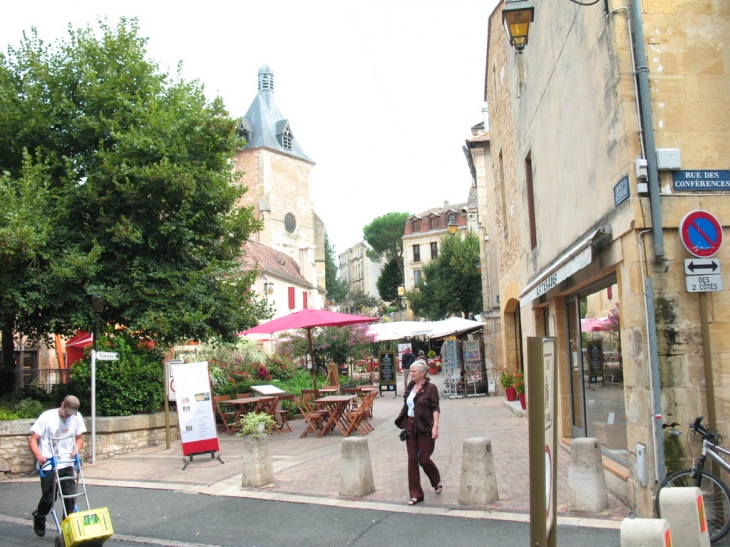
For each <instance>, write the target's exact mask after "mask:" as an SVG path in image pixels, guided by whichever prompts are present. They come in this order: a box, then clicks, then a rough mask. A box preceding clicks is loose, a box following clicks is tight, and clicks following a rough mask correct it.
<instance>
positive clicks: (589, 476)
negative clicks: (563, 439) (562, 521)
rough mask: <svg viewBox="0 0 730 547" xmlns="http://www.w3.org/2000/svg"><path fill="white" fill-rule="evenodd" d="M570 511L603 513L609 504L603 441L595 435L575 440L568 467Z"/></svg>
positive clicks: (572, 444)
mask: <svg viewBox="0 0 730 547" xmlns="http://www.w3.org/2000/svg"><path fill="white" fill-rule="evenodd" d="M568 488H569V499H568V510H569V511H586V512H590V513H600V512H601V511H603V510H604V509H605V508H606V507H608V490H607V489H606V476H605V475H604V474H603V461H602V460H601V443H600V441H599V440H598V439H596V438H591V437H587V438H580V439H573V442H571V443H570V469H569V470H568Z"/></svg>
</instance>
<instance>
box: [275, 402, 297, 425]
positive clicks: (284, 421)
mask: <svg viewBox="0 0 730 547" xmlns="http://www.w3.org/2000/svg"><path fill="white" fill-rule="evenodd" d="M293 398H294V396H293V395H279V402H278V404H277V405H276V416H275V419H276V423H277V424H278V426H279V431H292V428H291V426H290V425H289V420H288V415H289V409H288V408H284V406H283V405H282V404H281V403H282V402H283V401H291V400H292V399H293Z"/></svg>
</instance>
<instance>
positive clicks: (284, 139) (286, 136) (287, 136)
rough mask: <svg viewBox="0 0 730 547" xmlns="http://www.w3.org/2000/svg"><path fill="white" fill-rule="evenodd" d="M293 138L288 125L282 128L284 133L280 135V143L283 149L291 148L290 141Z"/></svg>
mask: <svg viewBox="0 0 730 547" xmlns="http://www.w3.org/2000/svg"><path fill="white" fill-rule="evenodd" d="M293 138H294V135H292V132H291V129H289V126H288V125H287V126H286V129H284V133H283V134H282V135H281V144H282V146H283V147H284V149H285V150H291V141H292V139H293Z"/></svg>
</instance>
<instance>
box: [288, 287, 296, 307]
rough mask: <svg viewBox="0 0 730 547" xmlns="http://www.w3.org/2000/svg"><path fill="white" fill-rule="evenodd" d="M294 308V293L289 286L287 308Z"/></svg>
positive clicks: (292, 288)
mask: <svg viewBox="0 0 730 547" xmlns="http://www.w3.org/2000/svg"><path fill="white" fill-rule="evenodd" d="M294 308H296V296H295V294H294V287H289V309H290V310H293V309H294Z"/></svg>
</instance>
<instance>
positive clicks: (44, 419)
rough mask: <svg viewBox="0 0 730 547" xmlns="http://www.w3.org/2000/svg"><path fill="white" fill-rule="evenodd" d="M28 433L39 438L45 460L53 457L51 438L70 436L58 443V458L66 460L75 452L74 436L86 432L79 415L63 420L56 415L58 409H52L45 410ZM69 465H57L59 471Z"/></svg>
mask: <svg viewBox="0 0 730 547" xmlns="http://www.w3.org/2000/svg"><path fill="white" fill-rule="evenodd" d="M30 431H31V432H32V433H37V434H38V435H39V436H40V437H41V441H40V445H41V454H43V455H44V456H45V457H46V458H50V457H51V456H53V452H52V449H51V437H64V436H66V435H72V437H70V438H68V439H64V440H63V441H60V442H59V443H58V455H59V457H60V458H61V459H66V460H67V459H70V458H71V454H73V453H74V452H75V451H76V435H81V434H82V433H85V432H86V424H85V423H84V419H83V418H82V416H81V414H74V415H71V416H69V417H68V418H66V419H65V420H64V419H63V418H61V416H60V415H59V414H58V409H57V408H52V409H51V410H46V411H45V412H44V413H43V414H41V415H40V416H39V417H38V419H37V420H36V421H35V423H34V424H33V425H32V426H31V428H30ZM70 465H71V464H70V463H64V464H57V466H58V468H59V469H61V468H63V467H68V466H70Z"/></svg>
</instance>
